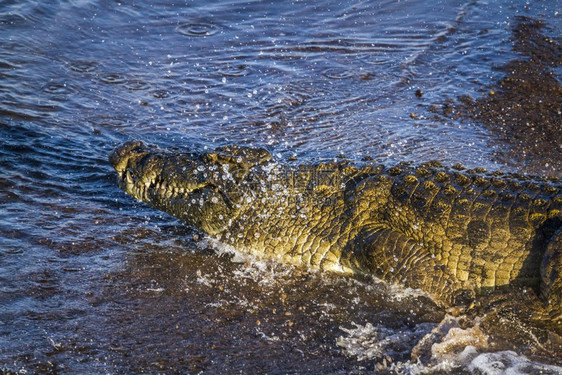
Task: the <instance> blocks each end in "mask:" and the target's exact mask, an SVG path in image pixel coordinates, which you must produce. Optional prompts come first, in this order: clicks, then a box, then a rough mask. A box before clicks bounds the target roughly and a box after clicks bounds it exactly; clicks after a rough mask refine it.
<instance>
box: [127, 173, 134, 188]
mask: <svg viewBox="0 0 562 375" xmlns="http://www.w3.org/2000/svg"><path fill="white" fill-rule="evenodd" d="M125 181H126V182H127V185H132V184H133V183H134V181H133V176H131V172H129V171H126V172H125Z"/></svg>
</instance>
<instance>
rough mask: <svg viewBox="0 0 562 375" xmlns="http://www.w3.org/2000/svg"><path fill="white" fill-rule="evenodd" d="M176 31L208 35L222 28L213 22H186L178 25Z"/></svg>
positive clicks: (183, 33)
mask: <svg viewBox="0 0 562 375" xmlns="http://www.w3.org/2000/svg"><path fill="white" fill-rule="evenodd" d="M176 31H177V32H178V33H180V34H182V35H187V36H197V37H207V36H211V35H215V34H216V33H218V32H219V31H220V28H219V27H218V26H217V25H213V24H211V23H186V24H183V25H179V26H178V27H176Z"/></svg>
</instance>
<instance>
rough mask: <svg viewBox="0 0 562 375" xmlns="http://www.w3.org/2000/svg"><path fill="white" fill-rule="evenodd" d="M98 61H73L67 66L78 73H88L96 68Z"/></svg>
mask: <svg viewBox="0 0 562 375" xmlns="http://www.w3.org/2000/svg"><path fill="white" fill-rule="evenodd" d="M97 66H98V63H96V62H94V61H74V62H72V63H70V65H69V68H70V70H73V71H75V72H78V73H89V72H93V71H94V70H96V68H97Z"/></svg>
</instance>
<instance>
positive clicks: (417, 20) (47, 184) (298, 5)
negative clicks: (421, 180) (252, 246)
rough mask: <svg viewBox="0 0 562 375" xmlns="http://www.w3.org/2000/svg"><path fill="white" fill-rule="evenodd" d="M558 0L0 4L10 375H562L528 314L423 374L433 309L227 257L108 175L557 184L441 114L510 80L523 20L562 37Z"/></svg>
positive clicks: (0, 206) (2, 335) (0, 218)
mask: <svg viewBox="0 0 562 375" xmlns="http://www.w3.org/2000/svg"><path fill="white" fill-rule="evenodd" d="M557 3H558V2H557V1H532V2H529V1H523V0H522V1H515V0H514V1H511V0H500V1H493V2H492V1H483V0H482V1H480V0H471V1H466V0H436V1H431V2H429V1H427V2H422V1H415V0H405V1H404V0H402V1H390V0H388V1H382V0H381V1H352V2H346V1H342V2H335V1H271V2H269V1H267V2H266V1H234V0H233V1H185V0H181V1H170V0H155V1H145V2H142V1H128V2H126V1H123V2H120V1H116V0H103V1H102V0H66V1H63V0H60V1H56V0H52V1H36V0H35V1H30V0H29V1H28V0H26V1H19V0H3V1H0V77H1V78H0V372H3V373H28V374H29V373H53V374H55V373H56V374H75V373H92V374H94V373H100V374H101V373H193V374H196V373H248V374H256V373H271V374H285V373H298V374H317V373H331V374H347V373H355V374H362V373H372V372H373V371H380V372H385V371H387V372H390V373H393V372H401V371H405V372H411V373H416V371H418V372H419V371H426V372H428V373H457V372H459V371H463V372H466V373H499V372H493V371H496V370H498V369H501V368H504V369H506V368H510V369H512V370H514V371H520V372H521V373H534V372H535V371H538V370H543V371H544V373H560V371H562V370H561V368H560V367H552V366H555V365H557V366H560V365H562V363H561V362H562V360H561V359H560V357H558V356H557V355H559V354H560V353H562V351H560V352H556V351H554V352H553V351H552V350H551V349H550V348H549V347H546V344H545V342H546V341H545V339H544V338H541V337H539V336H537V335H535V334H533V333H529V331H528V329H527V328H526V326H525V324H524V323H523V322H519V321H517V320H514V321H508V322H505V321H501V322H500V323H502V322H503V325H502V324H500V323H498V326H496V327H492V329H491V330H490V329H489V330H488V332H486V333H481V332H480V333H481V334H482V335H484V336H486V337H488V340H489V344H488V345H479V344H478V343H479V341H478V337H479V336H478V335H479V334H480V333H475V331H470V330H469V329H464V330H463V329H460V328H459V330H458V332H459V334H458V336H457V338H456V339H455V338H449V339H450V340H449V342H450V343H452V344H451V345H450V347H447V348H449V349H447V348H444V349H442V350H440V351H439V350H437V352H438V353H437V354H435V353H434V354H435V355H434V358H433V359H431V360H429V359H428V360H426V361H423V362H416V361H414V360H412V359H411V356H410V352H411V350H412V348H413V347H414V346H415V345H416V342H417V340H419V339H421V337H423V335H424V334H426V333H427V332H428V331H429V330H430V329H431V328H433V327H435V326H436V325H437V324H438V323H439V322H440V321H441V320H442V319H443V317H444V312H443V311H442V310H441V309H439V308H438V307H436V306H435V305H433V304H432V303H431V302H430V301H429V300H427V298H425V297H423V296H419V295H417V294H416V293H415V292H413V291H406V290H402V289H400V288H397V287H393V286H388V285H385V284H383V283H377V282H375V281H371V280H354V279H348V278H341V277H336V276H334V275H329V274H328V275H322V274H318V273H313V272H312V273H311V272H306V271H303V270H298V269H294V268H291V267H287V266H283V265H278V264H270V263H264V262H260V261H255V260H247V261H246V262H242V263H240V262H233V261H232V260H231V259H230V257H229V256H219V255H217V254H216V253H215V252H214V251H212V250H210V249H209V248H207V247H206V246H205V245H204V242H202V241H201V239H200V238H199V236H198V235H197V234H196V233H194V232H193V231H192V230H191V229H190V228H186V227H185V226H183V225H182V224H181V223H179V222H178V221H176V220H174V219H173V218H170V217H168V216H165V215H164V214H161V213H159V212H156V211H154V210H152V209H149V208H148V207H147V206H145V205H143V204H140V203H137V202H135V201H134V200H133V199H131V198H129V197H127V196H125V194H123V193H122V192H121V191H120V190H119V189H118V187H117V184H116V181H115V176H114V173H113V171H112V169H111V168H110V166H109V164H108V162H107V158H108V154H109V152H110V151H111V150H112V148H113V147H115V146H116V145H117V144H119V143H120V142H123V141H126V140H129V139H142V140H145V141H148V142H151V143H157V144H159V145H161V146H177V147H183V148H186V149H196V150H202V149H204V148H213V147H216V146H218V145H225V144H229V143H235V144H246V145H255V146H266V147H268V148H269V149H270V150H271V151H272V152H273V153H274V154H275V155H276V156H277V157H279V158H286V157H291V156H294V157H297V158H298V159H300V160H303V161H312V160H316V159H319V158H332V157H335V156H337V155H339V154H342V153H343V154H345V155H347V156H349V157H351V158H357V159H359V158H362V157H364V156H371V157H373V158H374V159H375V160H378V161H398V160H409V161H420V160H430V159H438V160H440V161H442V162H444V163H450V164H452V163H456V162H463V163H464V164H467V165H469V166H484V167H488V168H501V169H504V170H508V171H515V172H519V173H535V174H547V173H548V174H555V175H560V172H559V171H557V170H554V169H553V168H552V165H556V162H559V161H557V160H551V161H550V162H549V160H541V161H540V162H533V160H530V161H528V162H521V161H520V159H516V158H514V157H512V156H513V155H516V154H517V150H513V149H512V147H511V146H510V144H509V142H505V141H504V140H501V139H499V137H498V136H497V135H496V134H495V133H493V132H491V131H490V130H489V128H487V127H484V126H482V125H481V124H479V123H477V122H474V121H461V120H455V119H452V118H447V117H444V116H437V115H435V114H434V113H432V112H430V111H428V110H427V108H428V106H429V105H431V104H435V103H442V102H444V101H445V100H447V99H455V98H457V97H458V96H461V95H471V96H473V97H479V96H481V95H483V93H485V92H487V90H488V89H487V87H489V85H491V84H492V83H493V82H495V81H497V80H498V79H500V78H501V77H502V75H503V74H505V73H504V72H502V71H500V70H498V69H496V68H497V67H498V66H500V65H503V64H504V63H505V62H507V61H508V60H510V59H513V58H516V56H517V53H516V52H514V51H513V43H514V42H513V38H512V28H513V27H514V23H515V22H516V19H517V17H518V16H525V17H531V18H533V19H539V20H542V21H543V22H544V23H545V25H547V29H546V30H545V33H547V34H549V35H554V36H556V35H560V31H561V30H562V29H561V24H562V18H561V15H560V13H559V11H560V9H559V6H558V8H557V5H559V3H558V4H557ZM558 78H560V76H558ZM417 90H420V92H419V93H418V95H416V94H415V93H416V91H417ZM422 92H423V94H422V95H419V94H421V93H422ZM489 331H494V332H495V333H494V334H496V335H497V337H496V336H491V335H492V333H490V332H489ZM512 336H513V337H512ZM455 340H456V341H455ZM467 345H471V346H469V347H468V348H467V349H464V347H466V346H467ZM463 350H464V351H463ZM434 352H435V350H434ZM459 353H460V354H459ZM553 353H554V354H553ZM556 353H558V354H556ZM549 366H551V367H549ZM479 371H480V372H479ZM486 371H488V372H486ZM498 371H499V370H498Z"/></svg>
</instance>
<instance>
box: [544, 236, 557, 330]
mask: <svg viewBox="0 0 562 375" xmlns="http://www.w3.org/2000/svg"><path fill="white" fill-rule="evenodd" d="M561 270H562V230H559V231H558V232H557V233H556V234H555V235H554V236H553V238H552V239H551V240H550V242H549V244H548V246H547V248H546V253H545V255H544V258H543V261H542V265H541V277H542V284H541V294H542V297H543V298H544V300H545V302H546V304H547V307H546V310H547V313H548V315H549V317H550V318H551V319H552V320H553V321H559V320H560V321H562V272H561Z"/></svg>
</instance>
